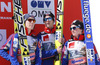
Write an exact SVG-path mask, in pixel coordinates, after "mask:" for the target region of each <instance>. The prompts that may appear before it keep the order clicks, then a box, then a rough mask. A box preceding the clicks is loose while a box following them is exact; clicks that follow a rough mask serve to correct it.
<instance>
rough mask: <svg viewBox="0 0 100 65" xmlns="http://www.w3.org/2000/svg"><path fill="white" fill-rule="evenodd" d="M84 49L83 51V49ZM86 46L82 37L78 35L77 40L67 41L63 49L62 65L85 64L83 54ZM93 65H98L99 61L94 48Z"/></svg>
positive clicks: (84, 55)
mask: <svg viewBox="0 0 100 65" xmlns="http://www.w3.org/2000/svg"><path fill="white" fill-rule="evenodd" d="M83 48H84V49H83ZM85 48H86V44H85V43H84V36H83V35H80V36H79V38H78V39H76V38H73V39H71V40H69V41H67V42H66V43H65V45H64V48H63V53H62V65H76V64H83V65H84V64H87V59H86V54H84V53H85V51H86V50H85ZM94 53H95V64H96V65H100V59H99V56H98V53H97V51H96V48H95V46H94Z"/></svg>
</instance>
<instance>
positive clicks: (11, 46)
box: [0, 34, 41, 65]
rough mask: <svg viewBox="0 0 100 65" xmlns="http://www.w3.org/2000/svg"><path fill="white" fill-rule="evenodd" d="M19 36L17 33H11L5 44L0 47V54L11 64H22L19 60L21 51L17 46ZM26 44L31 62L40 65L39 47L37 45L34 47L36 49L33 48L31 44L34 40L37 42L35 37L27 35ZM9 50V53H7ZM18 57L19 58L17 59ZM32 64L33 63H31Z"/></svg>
mask: <svg viewBox="0 0 100 65" xmlns="http://www.w3.org/2000/svg"><path fill="white" fill-rule="evenodd" d="M33 39H34V40H33ZM18 40H19V38H18V34H12V35H11V36H10V37H9V38H8V39H7V41H6V42H5V44H4V45H3V46H2V47H1V49H0V55H1V56H2V57H3V58H5V59H6V60H9V61H10V62H11V65H20V64H22V63H21V61H22V60H20V59H21V51H20V46H19V41H18ZM27 41H28V46H29V55H30V58H31V59H32V60H31V62H34V61H35V65H41V62H40V58H39V48H38V45H37V46H35V47H36V51H35V50H33V48H32V47H33V44H34V42H37V38H36V37H35V36H34V37H32V36H27ZM7 51H9V54H8V53H7ZM18 58H19V59H18ZM31 65H34V64H31Z"/></svg>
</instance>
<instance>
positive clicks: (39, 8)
mask: <svg viewBox="0 0 100 65" xmlns="http://www.w3.org/2000/svg"><path fill="white" fill-rule="evenodd" d="M21 1H22V8H23V13H24V14H25V13H32V14H33V15H35V16H36V25H35V33H36V34H38V33H39V32H41V31H43V30H44V24H43V21H42V17H43V14H44V13H45V12H48V11H52V12H53V13H55V18H56V11H57V10H56V9H57V0H21ZM64 3H65V4H64V27H63V29H64V30H63V32H64V36H65V38H66V41H67V40H68V39H69V38H70V35H71V32H70V29H69V28H70V24H71V23H72V21H73V20H76V19H78V20H82V12H81V2H80V0H65V2H64ZM33 4H34V5H33ZM54 8H55V9H54ZM12 16H13V3H12V0H0V29H5V30H6V36H5V37H6V39H7V38H8V37H9V36H10V35H11V34H12V33H14V22H13V20H12ZM1 39H2V38H1ZM0 44H1V43H0ZM0 65H10V62H9V61H6V60H5V59H3V58H2V57H1V56H0Z"/></svg>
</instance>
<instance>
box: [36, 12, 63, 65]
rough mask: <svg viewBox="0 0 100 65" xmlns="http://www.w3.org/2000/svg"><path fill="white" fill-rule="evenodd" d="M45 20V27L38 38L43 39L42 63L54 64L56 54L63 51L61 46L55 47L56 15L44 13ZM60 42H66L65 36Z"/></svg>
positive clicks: (45, 64)
mask: <svg viewBox="0 0 100 65" xmlns="http://www.w3.org/2000/svg"><path fill="white" fill-rule="evenodd" d="M43 22H44V24H45V29H44V31H43V32H40V33H39V34H38V38H39V39H38V40H41V42H42V43H40V45H41V51H42V52H41V53H40V54H42V56H41V57H42V65H54V60H55V59H56V56H57V55H58V54H60V53H61V52H62V48H61V46H59V47H58V48H57V49H55V26H54V15H53V14H52V13H51V12H50V13H46V14H44V17H43ZM58 41H59V42H60V43H62V44H63V43H64V38H60V39H59V40H58Z"/></svg>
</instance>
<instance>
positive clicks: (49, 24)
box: [44, 16, 54, 29]
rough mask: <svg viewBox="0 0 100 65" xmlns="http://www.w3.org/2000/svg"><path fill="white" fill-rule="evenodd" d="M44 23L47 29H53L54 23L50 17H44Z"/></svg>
mask: <svg viewBox="0 0 100 65" xmlns="http://www.w3.org/2000/svg"><path fill="white" fill-rule="evenodd" d="M44 23H45V26H46V27H47V28H50V29H52V28H53V24H54V21H53V19H52V18H51V16H46V17H45V21H44Z"/></svg>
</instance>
